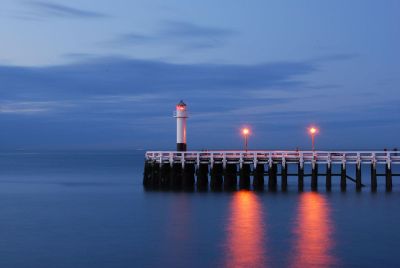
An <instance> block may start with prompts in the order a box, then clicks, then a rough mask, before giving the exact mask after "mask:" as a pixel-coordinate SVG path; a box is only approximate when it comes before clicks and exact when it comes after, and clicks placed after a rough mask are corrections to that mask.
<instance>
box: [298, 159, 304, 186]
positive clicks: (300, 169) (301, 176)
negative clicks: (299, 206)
mask: <svg viewBox="0 0 400 268" xmlns="http://www.w3.org/2000/svg"><path fill="white" fill-rule="evenodd" d="M297 172H298V176H299V177H298V189H299V191H303V188H304V166H303V163H299V164H298V166H297Z"/></svg>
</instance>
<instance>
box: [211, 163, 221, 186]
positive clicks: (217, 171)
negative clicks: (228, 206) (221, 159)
mask: <svg viewBox="0 0 400 268" xmlns="http://www.w3.org/2000/svg"><path fill="white" fill-rule="evenodd" d="M222 176H223V167H222V164H215V163H214V165H213V166H212V168H211V179H210V188H211V189H212V190H217V191H219V190H222V182H223V177H222Z"/></svg>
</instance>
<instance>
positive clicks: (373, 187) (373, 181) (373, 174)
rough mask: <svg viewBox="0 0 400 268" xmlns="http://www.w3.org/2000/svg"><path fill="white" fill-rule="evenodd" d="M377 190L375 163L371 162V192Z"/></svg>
mask: <svg viewBox="0 0 400 268" xmlns="http://www.w3.org/2000/svg"><path fill="white" fill-rule="evenodd" d="M377 188H378V180H377V175H376V163H375V162H372V164H371V190H372V191H376V189H377Z"/></svg>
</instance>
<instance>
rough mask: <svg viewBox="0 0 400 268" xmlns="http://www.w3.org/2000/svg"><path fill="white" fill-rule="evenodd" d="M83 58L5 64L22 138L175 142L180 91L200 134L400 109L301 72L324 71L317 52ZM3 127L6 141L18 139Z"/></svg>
mask: <svg viewBox="0 0 400 268" xmlns="http://www.w3.org/2000/svg"><path fill="white" fill-rule="evenodd" d="M83 59H84V60H83V61H82V62H75V63H70V64H65V65H59V66H47V67H18V66H7V65H3V66H1V65H0V85H1V86H0V100H1V101H0V117H1V119H2V122H3V127H4V128H6V129H7V131H8V132H10V133H14V135H19V136H18V137H20V140H18V141H19V142H21V140H23V141H24V142H25V139H24V138H23V135H22V134H19V133H27V132H30V133H34V134H35V135H36V136H35V137H36V138H35V140H32V141H31V142H32V143H46V142H48V139H54V138H52V137H62V138H63V139H65V140H64V141H62V142H64V143H65V144H68V143H73V144H76V142H77V141H79V142H82V141H85V143H84V144H93V143H96V142H97V141H100V140H101V141H103V142H105V143H107V141H108V140H109V139H114V140H118V141H120V140H121V142H122V140H123V139H125V140H130V141H131V140H132V137H133V136H134V135H136V136H135V137H136V138H137V137H138V135H142V136H141V139H138V140H140V141H141V142H144V143H146V144H150V145H154V137H159V135H161V134H162V135H163V137H165V139H171V140H173V134H174V122H173V118H172V117H171V114H172V110H173V108H174V104H175V102H177V101H179V99H182V98H183V99H184V100H185V101H187V102H188V103H189V104H190V106H189V108H190V111H189V112H190V117H191V119H190V122H191V129H192V130H194V129H195V131H194V132H196V133H192V134H191V137H193V136H196V135H200V136H201V135H203V136H204V135H210V133H209V131H210V129H212V128H214V129H220V128H224V129H225V132H221V133H225V135H228V133H227V132H226V131H232V130H233V129H234V128H235V127H236V126H238V124H240V123H242V122H246V123H250V124H254V125H257V126H258V127H259V128H260V129H259V130H258V132H262V131H264V132H267V131H268V135H269V136H268V137H270V135H274V134H272V132H273V131H275V132H276V133H278V132H280V131H281V130H282V129H285V130H288V131H289V130H290V131H291V130H292V129H298V128H299V127H300V128H301V126H302V125H306V124H307V123H309V122H310V121H313V122H321V123H322V124H325V125H324V129H327V128H328V125H334V126H336V127H338V128H339V127H340V124H341V122H343V126H345V127H347V128H351V127H352V125H351V124H347V123H346V122H347V121H351V120H357V119H360V118H363V117H365V116H367V117H368V118H369V122H371V124H375V122H376V121H374V120H375V119H378V118H386V119H387V120H392V121H393V120H394V121H395V120H398V119H397V118H398V117H399V116H400V114H399V111H398V109H397V106H396V105H393V106H390V109H389V108H388V106H387V102H384V100H382V105H385V106H384V107H386V108H387V109H386V110H385V109H381V108H380V107H377V108H376V109H372V110H371V107H370V106H368V105H365V104H366V103H367V101H368V100H369V101H371V100H370V99H363V98H360V97H357V100H358V101H357V104H355V103H354V101H353V100H352V98H353V97H356V96H350V97H349V99H348V100H346V99H345V98H343V97H341V96H338V93H337V92H336V91H337V90H338V88H337V87H334V88H330V87H322V88H319V87H317V85H315V84H313V83H311V84H310V82H307V80H305V77H309V76H310V75H312V74H316V73H317V72H318V71H319V66H318V64H317V63H316V62H315V61H314V60H309V61H294V62H290V61H287V62H273V63H264V64H256V65H240V64H174V63H169V62H163V61H156V60H137V59H127V58H115V57H113V58H92V57H84V58H83ZM335 96H336V97H335ZM375 104H376V103H375ZM378 110H379V112H377V111H378ZM28 115H29V116H28ZM365 124H366V125H367V124H368V122H365ZM38 125H40V128H39V127H38ZM360 127H362V126H360ZM368 127H369V128H370V127H371V125H368ZM139 128H140V133H139V132H138V131H137V130H138V129H139ZM82 131H84V134H82ZM16 133H17V134H16ZM44 133H46V135H47V136H43V134H44ZM65 133H72V134H68V135H66V134H65ZM99 133H103V134H102V135H100V136H99ZM1 135H3V139H4V140H7V139H8V140H7V141H10V140H15V139H17V138H15V137H14V136H13V135H11V134H10V135H8V134H4V133H3V134H1V133H0V138H1V137H2V136H1ZM4 135H6V136H7V135H8V136H7V137H8V138H7V137H4ZM218 135H219V134H218ZM221 135H222V134H221ZM275 135H276V137H277V138H278V140H279V135H278V134H275ZM228 136H229V135H228ZM136 138H135V139H136ZM255 138H256V137H255ZM57 142H58V143H60V141H59V140H58V141H57ZM62 142H61V143H62Z"/></svg>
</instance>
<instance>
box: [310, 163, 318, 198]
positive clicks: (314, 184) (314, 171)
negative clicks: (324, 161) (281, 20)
mask: <svg viewBox="0 0 400 268" xmlns="http://www.w3.org/2000/svg"><path fill="white" fill-rule="evenodd" d="M311 189H312V190H314V191H315V190H317V189H318V164H317V163H316V162H315V161H313V163H312V166H311Z"/></svg>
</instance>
